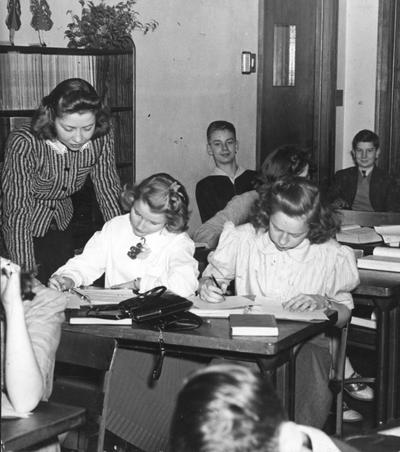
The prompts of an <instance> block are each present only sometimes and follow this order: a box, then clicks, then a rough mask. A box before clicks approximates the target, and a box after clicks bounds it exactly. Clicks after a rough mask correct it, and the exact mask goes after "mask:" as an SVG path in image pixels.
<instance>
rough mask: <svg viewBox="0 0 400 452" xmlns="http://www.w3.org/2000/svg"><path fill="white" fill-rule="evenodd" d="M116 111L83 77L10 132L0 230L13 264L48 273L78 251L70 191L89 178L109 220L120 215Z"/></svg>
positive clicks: (43, 276)
mask: <svg viewBox="0 0 400 452" xmlns="http://www.w3.org/2000/svg"><path fill="white" fill-rule="evenodd" d="M110 126H111V115H110V112H109V110H108V109H107V108H105V107H104V105H103V103H102V101H101V99H100V97H99V96H98V94H97V92H96V91H95V89H94V88H93V86H92V85H90V84H89V83H88V82H86V81H85V80H82V79H79V78H73V79H68V80H64V81H63V82H61V83H60V84H58V85H57V86H56V87H55V88H54V89H53V91H52V92H51V93H50V94H49V95H48V96H46V97H44V98H43V99H42V102H41V105H40V106H39V108H38V109H37V110H36V112H35V114H34V115H33V118H32V122H31V124H26V125H24V126H22V127H21V128H20V129H19V130H17V131H14V132H12V133H11V134H10V136H9V138H8V141H7V145H6V151H5V160H4V168H3V172H2V190H3V222H2V228H3V234H4V239H5V244H6V247H7V249H8V252H9V254H10V258H11V260H12V261H14V262H16V263H17V264H19V265H21V266H22V267H23V268H24V269H26V270H32V269H35V268H36V270H37V271H38V276H37V277H38V279H39V280H40V281H42V282H47V280H48V278H49V276H50V275H51V274H52V273H53V272H54V271H55V270H56V269H57V268H58V267H59V266H60V265H62V264H63V263H64V262H65V261H66V260H67V259H68V258H69V257H71V256H72V255H73V240H72V233H71V228H70V222H71V219H72V215H73V205H72V200H71V196H72V195H73V194H74V193H75V192H77V191H78V190H80V189H81V188H82V186H83V184H84V183H85V180H86V178H87V177H88V175H90V177H91V179H92V182H93V185H94V189H95V193H96V198H97V201H98V203H99V206H100V210H101V212H102V214H103V217H104V220H105V221H108V220H110V219H111V218H113V217H114V216H116V215H119V214H120V213H121V210H120V206H119V202H118V198H119V194H120V191H121V187H120V181H119V177H118V174H117V170H116V166H115V155H114V139H113V133H112V131H111V129H110Z"/></svg>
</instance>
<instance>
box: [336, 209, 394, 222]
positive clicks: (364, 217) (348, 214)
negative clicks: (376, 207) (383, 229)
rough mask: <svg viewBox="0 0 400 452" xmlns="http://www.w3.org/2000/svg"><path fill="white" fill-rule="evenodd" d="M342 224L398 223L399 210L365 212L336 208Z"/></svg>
mask: <svg viewBox="0 0 400 452" xmlns="http://www.w3.org/2000/svg"><path fill="white" fill-rule="evenodd" d="M338 212H339V214H340V216H341V219H342V224H358V225H360V226H380V225H389V224H400V212H367V211H363V210H338Z"/></svg>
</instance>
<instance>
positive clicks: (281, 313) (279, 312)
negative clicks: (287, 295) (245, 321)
mask: <svg viewBox="0 0 400 452" xmlns="http://www.w3.org/2000/svg"><path fill="white" fill-rule="evenodd" d="M250 312H254V313H255V314H261V313H263V314H273V315H274V316H275V318H277V319H281V320H296V321H300V322H315V321H324V320H328V317H327V315H326V314H325V310H323V309H318V310H316V311H304V312H298V311H288V310H286V309H284V308H283V306H282V302H281V300H278V299H276V298H272V297H261V296H257V297H256V298H255V304H254V306H253V307H252V308H251V311H250Z"/></svg>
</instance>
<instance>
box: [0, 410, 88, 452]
mask: <svg viewBox="0 0 400 452" xmlns="http://www.w3.org/2000/svg"><path fill="white" fill-rule="evenodd" d="M84 422H85V409H84V408H79V407H75V406H69V405H62V404H59V403H54V402H41V403H40V404H39V405H38V407H37V408H36V409H35V410H34V411H33V414H32V415H31V416H29V417H28V418H22V419H2V420H1V439H2V442H3V444H4V450H6V451H11V450H13V451H15V450H21V449H27V448H28V450H31V449H30V448H31V447H32V446H34V445H36V444H38V443H40V442H42V441H46V440H50V439H52V438H55V437H56V436H57V435H58V434H60V433H63V432H66V431H68V430H71V429H73V428H75V427H78V426H80V425H82V424H83V423H84Z"/></svg>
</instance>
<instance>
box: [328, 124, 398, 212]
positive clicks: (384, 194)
mask: <svg viewBox="0 0 400 452" xmlns="http://www.w3.org/2000/svg"><path fill="white" fill-rule="evenodd" d="M380 154H381V149H380V147H379V137H378V135H377V134H376V133H374V132H372V131H370V130H365V129H364V130H361V131H360V132H358V133H357V134H356V135H355V137H354V138H353V142H352V151H351V155H352V157H353V160H354V163H355V166H353V167H350V168H346V169H343V170H340V171H337V172H336V174H335V176H334V181H333V184H332V186H331V187H330V189H329V192H328V197H329V199H330V200H331V201H332V202H333V203H334V205H335V206H336V207H338V208H340V209H351V210H365V211H370V212H372V211H377V212H384V211H400V189H399V187H398V185H397V183H396V181H395V180H394V179H393V178H392V177H390V176H389V175H388V174H387V173H386V172H385V171H383V170H382V169H380V168H378V167H377V166H376V162H377V160H378V158H379V156H380Z"/></svg>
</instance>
